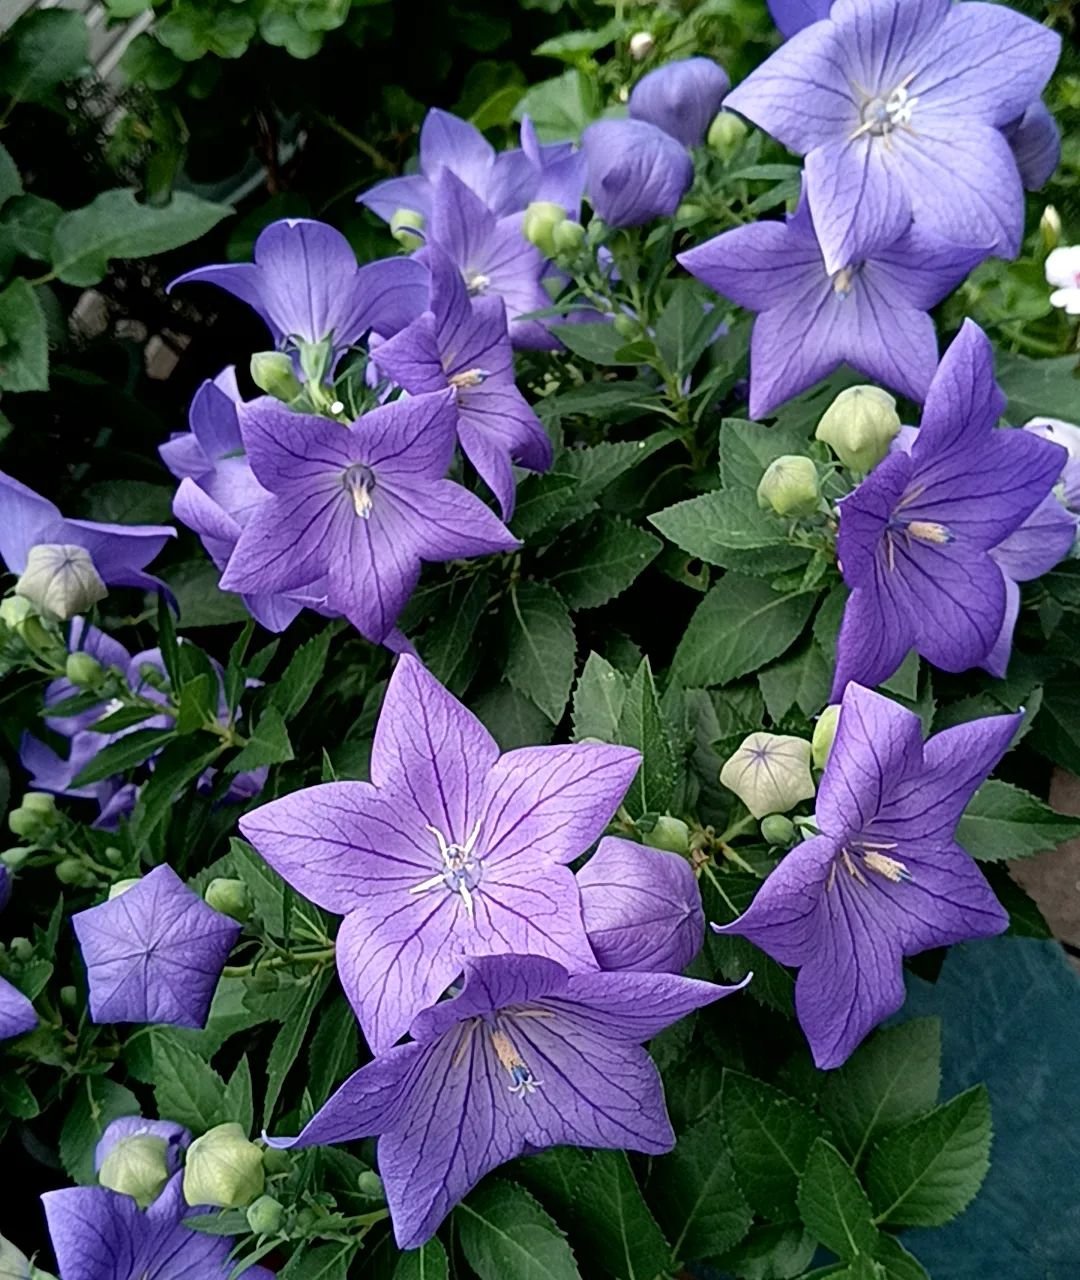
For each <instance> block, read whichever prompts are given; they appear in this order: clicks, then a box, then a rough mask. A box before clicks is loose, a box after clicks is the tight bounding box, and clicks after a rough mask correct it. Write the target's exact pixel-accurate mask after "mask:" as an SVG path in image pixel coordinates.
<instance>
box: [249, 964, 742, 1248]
mask: <svg viewBox="0 0 1080 1280" xmlns="http://www.w3.org/2000/svg"><path fill="white" fill-rule="evenodd" d="M741 985H745V983H743V984H740V986H741ZM737 990H739V987H721V986H714V985H713V984H712V983H708V982H698V981H695V980H694V979H693V978H681V977H677V976H675V975H674V974H668V973H569V974H568V973H567V971H566V970H565V969H564V968H563V967H562V966H561V965H559V964H556V963H554V962H553V961H551V960H547V959H543V958H541V957H539V956H530V955H504V956H489V957H485V958H480V959H470V960H467V961H466V962H465V985H464V987H463V989H462V991H461V992H460V994H458V995H456V996H455V997H454V998H453V999H452V1000H448V1001H446V1002H445V1003H443V1004H439V1005H436V1006H435V1007H434V1008H431V1009H427V1010H425V1011H424V1012H422V1013H421V1014H420V1015H419V1016H418V1017H417V1018H416V1020H415V1021H414V1022H413V1024H412V1026H411V1028H410V1034H411V1035H412V1037H413V1040H412V1042H411V1043H409V1044H404V1045H399V1046H398V1047H397V1048H394V1049H390V1050H389V1052H387V1053H385V1054H384V1055H383V1056H382V1057H379V1058H376V1059H375V1061H374V1062H371V1063H369V1064H368V1065H367V1066H366V1067H361V1068H360V1070H359V1071H357V1072H356V1074H355V1075H353V1076H351V1077H350V1078H349V1079H348V1080H346V1082H345V1083H344V1084H343V1085H342V1086H341V1088H340V1089H339V1090H338V1091H337V1093H335V1094H334V1095H333V1097H332V1098H330V1100H329V1101H328V1102H327V1103H326V1105H325V1106H324V1107H323V1108H322V1110H321V1111H319V1112H318V1113H317V1114H316V1115H315V1117H314V1118H313V1119H312V1120H311V1121H310V1122H309V1123H308V1124H307V1126H306V1127H305V1128H304V1130H303V1132H302V1133H301V1134H300V1136H299V1137H298V1138H295V1139H292V1140H291V1141H289V1140H278V1141H276V1142H273V1143H272V1145H275V1146H281V1147H291V1146H301V1147H310V1146H318V1145H325V1144H326V1143H331V1142H349V1141H352V1140H353V1139H356V1138H361V1137H368V1136H373V1135H378V1138H379V1146H378V1158H379V1173H380V1175H381V1177H382V1180H383V1184H384V1186H385V1188H386V1198H387V1203H388V1204H389V1206H390V1216H391V1219H392V1220H393V1224H394V1235H395V1237H396V1239H397V1242H398V1245H399V1247H400V1248H402V1249H414V1248H416V1247H417V1246H419V1245H421V1244H423V1243H424V1241H425V1240H429V1239H430V1238H431V1237H432V1236H433V1235H434V1234H435V1232H436V1230H437V1229H438V1227H439V1224H440V1223H441V1222H442V1220H443V1219H444V1218H445V1217H446V1215H447V1214H448V1213H449V1212H450V1210H451V1209H452V1208H453V1206H454V1205H455V1204H456V1203H457V1202H458V1201H459V1200H460V1199H461V1198H462V1197H463V1196H465V1195H466V1194H467V1193H468V1192H469V1191H470V1190H471V1189H472V1188H473V1187H474V1186H475V1185H476V1184H477V1183H478V1182H479V1181H480V1179H481V1178H482V1177H483V1176H484V1174H486V1173H488V1172H489V1171H490V1170H491V1169H494V1168H496V1167H497V1166H498V1165H500V1164H504V1163H505V1162H506V1161H507V1160H513V1159H514V1158H515V1157H516V1156H520V1155H523V1154H525V1153H527V1152H535V1151H539V1150H543V1149H545V1148H546V1147H553V1146H559V1145H561V1144H567V1145H572V1146H579V1147H612V1148H615V1149H629V1150H631V1151H644V1152H646V1153H647V1154H650V1155H659V1154H661V1153H663V1152H665V1151H670V1150H671V1148H672V1147H673V1146H674V1144H675V1135H674V1133H673V1132H672V1129H671V1123H670V1121H669V1120H668V1117H667V1109H666V1107H665V1105H664V1091H663V1086H662V1085H661V1082H660V1075H659V1073H658V1072H657V1070H656V1067H655V1066H654V1065H653V1062H652V1060H651V1059H650V1057H649V1055H648V1054H647V1053H646V1052H645V1050H644V1049H642V1048H641V1045H642V1044H643V1042H644V1041H646V1040H649V1039H651V1038H652V1037H653V1036H655V1035H657V1034H658V1033H659V1032H661V1031H662V1030H663V1029H664V1028H665V1027H667V1026H670V1025H671V1024H672V1023H673V1022H677V1021H678V1020H679V1019H680V1018H682V1017H684V1016H685V1015H686V1014H688V1013H691V1012H693V1010H695V1009H699V1008H701V1007H702V1006H703V1005H707V1004H711V1003H712V1002H713V1001H715V1000H719V999H720V998H721V997H723V996H726V995H730V994H731V992H733V991H737Z"/></svg>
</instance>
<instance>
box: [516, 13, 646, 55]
mask: <svg viewBox="0 0 1080 1280" xmlns="http://www.w3.org/2000/svg"><path fill="white" fill-rule="evenodd" d="M625 30H626V23H625V22H620V21H619V20H618V19H617V18H612V19H611V21H610V22H605V23H604V25H603V26H602V27H599V28H598V29H597V30H596V31H567V32H565V33H564V34H563V35H561V36H553V37H552V38H551V39H550V40H545V41H544V43H543V44H538V45H537V46H536V48H535V49H534V50H533V55H534V56H535V57H537V58H558V59H559V60H560V61H561V62H571V63H573V62H577V61H578V59H579V57H580V55H582V54H589V53H596V52H597V50H598V49H603V48H606V46H607V45H609V44H612V43H613V42H614V41H616V40H618V38H619V37H620V36H621V35H622V34H623V32H624V31H625Z"/></svg>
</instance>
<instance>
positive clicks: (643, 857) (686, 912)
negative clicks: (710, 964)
mask: <svg viewBox="0 0 1080 1280" xmlns="http://www.w3.org/2000/svg"><path fill="white" fill-rule="evenodd" d="M577 882H578V889H579V890H580V891H581V909H582V913H583V915H584V919H585V932H586V933H587V934H588V935H589V942H590V944H591V945H592V949H593V953H594V955H595V956H596V959H597V960H598V961H599V964H600V968H601V969H635V970H638V971H646V972H650V973H653V972H655V973H665V972H666V973H680V972H681V971H682V970H683V969H685V968H686V966H687V965H688V964H689V963H690V961H691V960H693V958H694V957H695V956H696V955H697V953H698V952H699V951H700V950H701V943H702V940H703V938H704V934H705V913H704V911H703V910H702V906H701V893H700V891H699V890H698V885H697V877H696V876H695V875H694V873H693V871H692V869H691V867H690V864H689V863H688V862H687V861H686V859H685V858H682V857H680V856H679V855H678V854H677V853H667V852H665V851H664V850H663V849H651V848H649V846H648V845H642V844H634V843H633V841H631V840H620V839H619V838H618V837H616V836H606V837H605V838H604V839H603V840H601V841H600V844H599V846H598V847H597V850H596V852H595V853H594V854H593V855H592V857H591V858H590V859H589V861H588V862H586V864H585V865H584V867H582V869H581V870H580V871H579V872H578V876H577Z"/></svg>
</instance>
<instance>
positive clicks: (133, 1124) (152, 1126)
mask: <svg viewBox="0 0 1080 1280" xmlns="http://www.w3.org/2000/svg"><path fill="white" fill-rule="evenodd" d="M125 1138H160V1139H161V1140H162V1142H164V1143H165V1167H166V1168H167V1169H168V1171H169V1176H170V1177H171V1176H172V1175H173V1174H174V1173H176V1172H177V1170H178V1169H179V1168H180V1164H181V1161H182V1160H183V1155H184V1152H185V1151H186V1150H187V1149H188V1147H189V1146H190V1145H191V1131H190V1129H185V1128H184V1126H183V1125H182V1124H177V1123H176V1121H175V1120H147V1119H145V1118H144V1117H143V1116H121V1117H120V1118H119V1119H118V1120H113V1121H111V1122H110V1124H109V1126H108V1128H106V1130H105V1132H104V1133H103V1134H102V1135H101V1137H100V1138H99V1139H98V1144H97V1146H96V1147H95V1148H94V1169H95V1170H98V1169H100V1168H101V1166H102V1165H103V1164H104V1163H105V1157H106V1156H107V1155H108V1154H109V1152H110V1151H111V1150H112V1149H113V1147H115V1146H116V1144H117V1143H118V1142H123V1141H124V1140H125Z"/></svg>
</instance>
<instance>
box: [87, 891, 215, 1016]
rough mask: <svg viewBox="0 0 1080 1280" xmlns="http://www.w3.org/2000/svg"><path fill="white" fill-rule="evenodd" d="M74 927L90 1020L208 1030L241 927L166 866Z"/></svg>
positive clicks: (88, 911) (104, 904)
mask: <svg viewBox="0 0 1080 1280" xmlns="http://www.w3.org/2000/svg"><path fill="white" fill-rule="evenodd" d="M71 922H72V924H73V926H74V928H75V934H76V936H77V937H78V939H79V946H80V947H81V949H82V955H83V961H84V962H85V964H86V975H87V979H88V981H89V985H90V1016H91V1018H92V1019H93V1020H94V1021H95V1022H164V1023H168V1024H170V1025H171V1026H175V1027H203V1026H205V1025H206V1019H207V1016H208V1015H209V1013H210V1002H211V1000H212V999H213V998H214V989H215V988H216V986H217V983H218V979H219V978H220V977H221V970H222V969H223V968H224V966H225V961H226V960H227V959H228V956H229V952H230V951H231V950H232V948H233V944H234V943H235V942H236V939H237V938H238V937H239V935H240V926H239V925H238V924H237V923H236V921H235V920H230V919H229V917H228V916H224V915H222V914H221V913H220V912H218V911H215V910H214V909H213V908H212V907H208V906H207V905H206V903H205V902H204V901H203V900H202V898H200V897H199V895H198V894H197V893H193V892H192V890H191V889H189V888H188V887H187V885H186V884H184V882H183V880H181V879H180V877H179V876H178V875H177V874H176V872H175V871H173V869H172V868H171V867H169V866H160V867H155V868H154V869H153V871H150V872H148V873H147V874H146V875H145V876H143V878H142V879H141V880H140V881H139V883H138V884H135V885H132V886H131V888H130V889H127V890H126V891H125V892H123V893H121V894H120V895H119V896H118V897H115V898H111V899H110V900H109V901H108V902H103V903H101V905H100V906H97V907H90V908H89V909H88V910H86V911H79V912H77V913H76V914H75V915H74V916H72V920H71Z"/></svg>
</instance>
